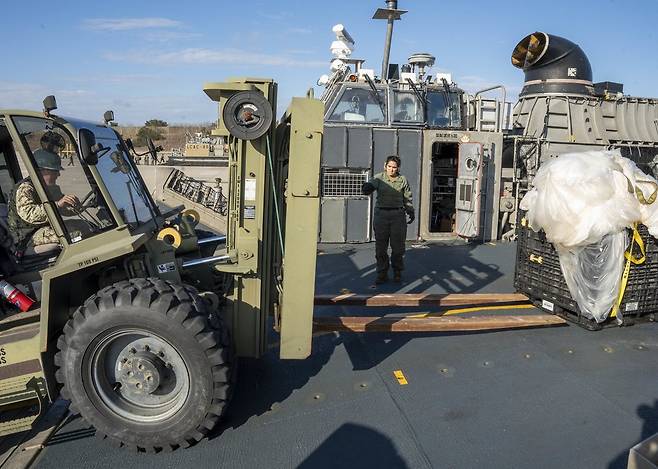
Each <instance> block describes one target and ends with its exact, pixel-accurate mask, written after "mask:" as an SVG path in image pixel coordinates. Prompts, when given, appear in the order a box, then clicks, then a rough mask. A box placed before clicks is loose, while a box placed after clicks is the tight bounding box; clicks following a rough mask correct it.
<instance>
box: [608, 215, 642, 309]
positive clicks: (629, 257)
mask: <svg viewBox="0 0 658 469" xmlns="http://www.w3.org/2000/svg"><path fill="white" fill-rule="evenodd" d="M635 243H637V246H638V248H639V249H640V253H641V254H642V256H641V257H634V256H633V245H634V244H635ZM624 257H625V258H626V266H625V267H624V273H623V274H622V276H621V285H620V286H619V296H618V297H617V301H616V302H615V305H614V306H613V308H612V312H611V313H610V317H611V318H614V317H617V312H618V311H619V305H621V300H622V298H624V292H625V291H626V284H627V283H628V274H629V272H630V271H631V263H633V264H635V265H640V264H643V263H644V261H645V260H646V258H647V255H646V251H645V247H644V241H643V240H642V236H640V232H639V231H638V230H637V223H633V238H632V239H631V245H630V246H629V248H628V251H624Z"/></svg>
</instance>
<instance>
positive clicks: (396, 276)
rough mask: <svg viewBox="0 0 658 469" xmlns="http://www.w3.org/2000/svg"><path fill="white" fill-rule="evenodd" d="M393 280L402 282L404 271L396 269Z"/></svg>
mask: <svg viewBox="0 0 658 469" xmlns="http://www.w3.org/2000/svg"><path fill="white" fill-rule="evenodd" d="M393 281H394V282H395V283H401V282H402V271H400V270H396V271H395V272H394V273H393Z"/></svg>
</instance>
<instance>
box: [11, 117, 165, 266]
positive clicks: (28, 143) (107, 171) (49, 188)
mask: <svg viewBox="0 0 658 469" xmlns="http://www.w3.org/2000/svg"><path fill="white" fill-rule="evenodd" d="M77 139H79V140H80V142H81V144H82V145H81V146H80V147H79V146H78V143H77V141H76V140H77ZM93 145H95V151H92V150H91V147H92V146H93ZM82 147H86V148H88V150H87V153H88V154H89V155H91V156H88V157H87V159H86V160H87V161H86V160H85V158H84V157H83V155H81V154H80V153H81V151H80V150H79V148H82ZM44 154H48V155H49V157H50V160H52V161H57V159H59V161H60V164H61V167H60V168H59V170H56V169H57V168H56V166H54V167H52V168H50V169H48V168H44V167H40V165H41V166H43V164H42V163H40V159H41V160H43V158H42V157H43V155H44ZM40 157H41V158H40ZM90 159H91V160H93V161H91V160H90ZM89 162H91V163H93V164H88V163H89ZM51 166H52V165H51ZM26 183H27V184H29V185H31V186H32V188H33V189H31V190H29V191H27V192H29V193H30V194H31V195H32V196H33V197H34V199H35V200H34V202H35V203H34V204H30V205H32V206H30V207H28V208H27V209H26V210H27V211H29V212H30V213H29V214H28V217H29V216H33V219H32V220H30V219H28V220H26V221H27V222H30V223H28V224H27V225H26V226H25V227H24V228H25V231H24V232H23V233H19V234H18V236H17V233H16V230H15V229H14V230H12V229H10V222H9V220H8V218H9V217H10V212H11V211H12V210H13V211H14V212H16V211H17V206H16V205H15V204H16V201H15V200H12V198H13V197H14V192H15V189H17V188H18V186H19V185H20V184H26ZM0 185H1V191H0V198H1V200H0V225H1V227H0V228H1V229H0V243H1V245H2V247H4V250H5V254H6V257H8V258H9V260H10V261H12V263H13V264H15V266H16V268H19V270H24V269H20V267H21V266H24V265H25V264H28V265H30V266H33V264H34V262H35V261H36V262H37V263H38V264H43V263H44V262H45V263H46V264H48V263H49V262H52V260H53V258H56V257H57V255H58V253H59V252H60V251H61V250H62V249H66V248H68V247H69V246H73V245H75V244H77V243H80V242H82V241H85V240H88V239H91V238H93V237H95V236H97V235H98V234H100V233H103V232H106V231H108V230H112V229H116V228H117V227H119V226H124V225H127V226H128V227H129V228H130V231H131V232H132V231H141V232H144V231H145V230H155V229H156V228H157V226H156V217H157V215H158V211H157V208H156V206H155V204H154V202H153V200H152V199H151V198H150V195H149V194H148V191H147V189H146V188H145V186H144V184H143V182H142V180H141V178H139V176H138V175H137V170H136V169H135V168H134V166H133V164H132V163H131V158H130V156H129V154H128V151H127V148H126V147H125V144H124V143H123V141H122V140H121V139H120V137H119V136H118V134H116V132H115V131H114V130H113V129H111V128H108V127H106V126H102V125H96V124H89V123H86V122H82V121H72V120H67V121H65V120H63V119H60V118H57V117H55V116H44V115H42V114H39V113H25V112H21V113H18V112H12V111H4V112H0ZM23 192H25V191H23ZM64 197H66V199H65V200H63V198H64ZM71 201H74V202H75V203H71ZM67 202H68V203H67ZM38 204H43V205H41V206H40V207H39V206H38ZM41 207H43V209H41ZM37 210H38V211H39V212H40V211H41V210H43V211H44V212H45V215H46V217H43V215H44V214H43V213H41V212H40V213H39V214H38V213H35V211H37ZM24 215H25V214H23V216H24ZM23 216H21V218H22V219H23V218H24V217H23ZM32 221H33V223H31V222H32ZM44 230H48V231H49V233H48V235H47V236H45V237H44V236H43V232H44ZM34 238H38V239H36V240H35V239H34ZM44 238H45V240H46V241H51V242H48V243H44V242H43V241H44ZM5 267H7V266H5ZM10 270H11V269H10Z"/></svg>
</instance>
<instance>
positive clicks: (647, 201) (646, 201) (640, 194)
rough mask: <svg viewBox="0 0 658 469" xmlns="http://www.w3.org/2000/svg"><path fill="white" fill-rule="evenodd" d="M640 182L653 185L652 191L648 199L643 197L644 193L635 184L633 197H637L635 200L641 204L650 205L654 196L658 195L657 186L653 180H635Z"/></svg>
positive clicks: (653, 200)
mask: <svg viewBox="0 0 658 469" xmlns="http://www.w3.org/2000/svg"><path fill="white" fill-rule="evenodd" d="M637 182H641V183H643V184H649V185H651V186H652V187H653V192H652V193H651V195H650V196H649V198H648V199H646V198H645V197H644V193H643V192H642V190H641V189H640V188H639V187H638V186H635V197H637V200H638V201H639V202H640V203H641V204H642V205H651V204H652V203H654V202H655V201H656V196H658V186H657V185H656V183H655V182H653V181H637Z"/></svg>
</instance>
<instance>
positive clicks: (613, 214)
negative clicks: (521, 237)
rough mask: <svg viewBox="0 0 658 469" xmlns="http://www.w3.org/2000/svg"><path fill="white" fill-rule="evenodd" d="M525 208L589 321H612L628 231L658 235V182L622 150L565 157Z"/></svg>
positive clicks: (537, 182)
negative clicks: (637, 226) (638, 227)
mask: <svg viewBox="0 0 658 469" xmlns="http://www.w3.org/2000/svg"><path fill="white" fill-rule="evenodd" d="M533 184H534V187H533V188H532V189H531V190H530V191H529V192H528V193H527V194H526V195H525V197H524V198H523V200H522V201H521V205H520V208H521V210H525V211H526V212H527V213H526V218H527V220H528V224H529V225H530V227H531V228H532V229H534V230H535V231H539V230H540V229H543V230H544V231H545V233H546V239H547V240H548V241H550V242H552V243H553V244H554V245H555V248H556V250H557V252H558V255H559V256H560V266H561V267H562V273H563V274H564V277H565V280H566V281H567V285H568V287H569V291H570V293H571V296H572V297H573V299H574V300H576V302H577V303H578V306H579V308H580V310H581V313H582V314H583V315H584V316H585V317H588V318H590V319H594V320H596V321H597V322H602V321H604V320H605V319H606V318H607V317H608V314H609V313H610V310H611V309H612V307H613V306H614V304H615V301H616V299H617V296H618V294H619V288H620V284H621V277H622V273H623V270H624V262H625V260H624V250H625V249H626V246H627V245H628V236H627V233H626V228H632V227H633V224H634V223H635V222H641V223H643V224H645V225H646V226H647V228H648V229H649V232H650V233H651V234H652V235H654V236H656V235H658V210H657V209H658V204H653V203H651V202H652V197H651V196H652V194H653V198H655V190H656V188H657V187H658V184H657V183H656V180H655V179H654V178H652V177H651V176H647V175H646V174H644V173H643V172H642V171H641V170H640V169H638V168H637V166H635V163H633V162H632V161H631V160H629V159H627V158H623V157H622V156H621V154H620V152H619V151H618V150H614V151H588V152H582V153H565V154H563V155H560V156H559V157H558V158H555V159H553V160H550V161H548V162H547V163H546V164H544V165H543V166H542V167H541V168H540V169H539V171H538V172H537V175H536V176H535V178H534V180H533Z"/></svg>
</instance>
